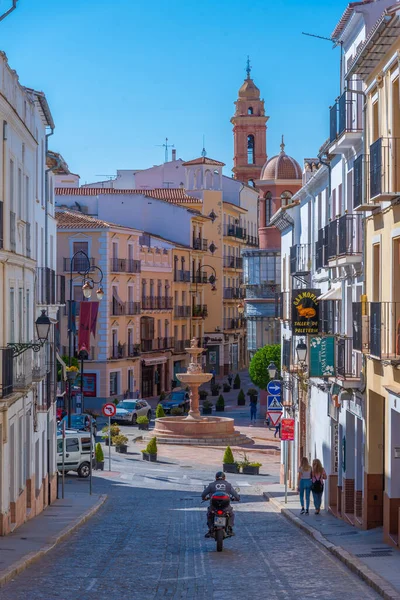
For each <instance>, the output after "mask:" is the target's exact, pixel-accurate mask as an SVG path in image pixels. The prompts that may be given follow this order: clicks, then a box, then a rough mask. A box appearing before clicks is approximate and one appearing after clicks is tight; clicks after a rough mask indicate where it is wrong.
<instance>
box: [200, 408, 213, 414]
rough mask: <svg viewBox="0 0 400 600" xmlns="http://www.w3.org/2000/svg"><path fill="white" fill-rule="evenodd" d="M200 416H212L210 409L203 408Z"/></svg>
mask: <svg viewBox="0 0 400 600" xmlns="http://www.w3.org/2000/svg"><path fill="white" fill-rule="evenodd" d="M202 414H203V415H211V414H212V408H203V410H202Z"/></svg>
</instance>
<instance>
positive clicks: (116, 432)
mask: <svg viewBox="0 0 400 600" xmlns="http://www.w3.org/2000/svg"><path fill="white" fill-rule="evenodd" d="M108 431H109V428H108V425H106V426H105V427H103V429H102V430H101V437H102V438H103V440H104V442H105V445H106V446H108ZM120 432H121V429H120V428H119V427H118V425H111V427H110V433H111V445H112V444H113V438H114V437H115V436H117V435H119V434H120Z"/></svg>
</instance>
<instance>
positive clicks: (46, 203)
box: [44, 127, 58, 267]
mask: <svg viewBox="0 0 400 600" xmlns="http://www.w3.org/2000/svg"><path fill="white" fill-rule="evenodd" d="M51 135H54V127H51V128H50V133H47V134H46V149H45V160H46V158H47V155H48V152H49V137H50V136H51ZM57 166H58V165H57ZM49 171H52V169H46V170H45V175H44V177H45V181H44V197H45V201H44V266H45V267H48V266H49V258H48V249H49V242H48V231H49V216H48V207H49ZM54 243H55V240H54Z"/></svg>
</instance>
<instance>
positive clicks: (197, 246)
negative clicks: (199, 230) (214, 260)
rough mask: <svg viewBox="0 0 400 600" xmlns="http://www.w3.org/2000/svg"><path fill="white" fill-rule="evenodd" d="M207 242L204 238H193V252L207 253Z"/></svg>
mask: <svg viewBox="0 0 400 600" xmlns="http://www.w3.org/2000/svg"><path fill="white" fill-rule="evenodd" d="M207 244H208V242H207V240H206V239H204V238H200V237H198V238H193V243H192V248H193V250H200V251H201V252H207Z"/></svg>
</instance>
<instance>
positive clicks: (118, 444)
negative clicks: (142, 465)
mask: <svg viewBox="0 0 400 600" xmlns="http://www.w3.org/2000/svg"><path fill="white" fill-rule="evenodd" d="M112 441H113V444H114V445H115V450H116V451H117V452H119V453H120V454H126V453H127V451H128V438H127V437H126V435H116V436H115V437H113V439H112Z"/></svg>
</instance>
